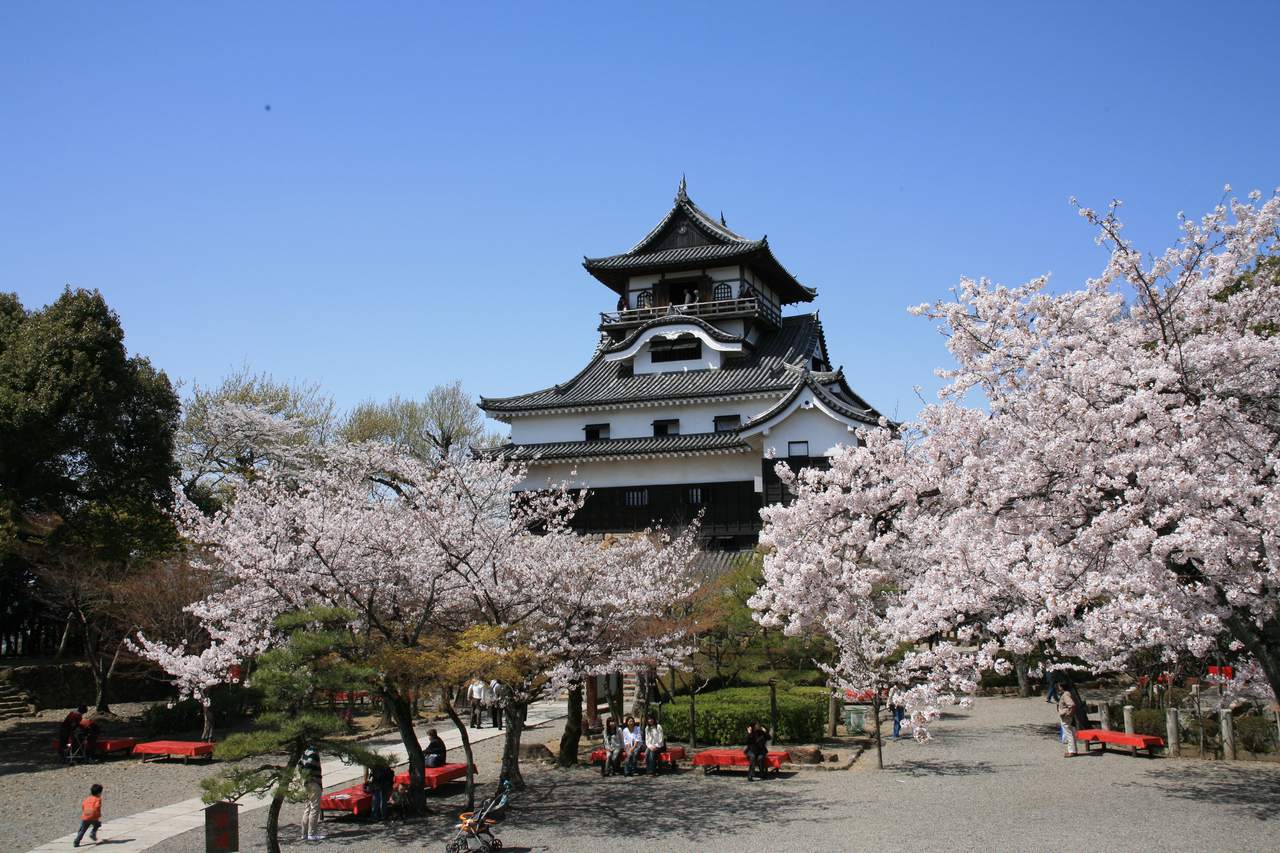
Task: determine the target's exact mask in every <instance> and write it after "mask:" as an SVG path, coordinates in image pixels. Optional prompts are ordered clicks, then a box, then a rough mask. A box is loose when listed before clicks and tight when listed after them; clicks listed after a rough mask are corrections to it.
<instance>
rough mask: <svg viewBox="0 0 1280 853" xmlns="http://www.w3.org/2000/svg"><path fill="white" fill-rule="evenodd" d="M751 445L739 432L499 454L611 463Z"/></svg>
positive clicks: (509, 448) (529, 447) (515, 448)
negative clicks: (642, 457)
mask: <svg viewBox="0 0 1280 853" xmlns="http://www.w3.org/2000/svg"><path fill="white" fill-rule="evenodd" d="M749 450H751V445H750V444H748V443H747V442H746V441H743V440H742V439H741V438H740V437H739V436H738V434H737V433H736V432H704V433H691V434H686V435H663V436H644V437H640V438H614V439H605V440H602V441H557V442H547V443H545V444H508V445H506V446H505V447H501V448H498V449H497V450H496V452H497V453H498V454H499V455H500V456H502V458H504V459H507V460H509V461H512V462H527V463H529V464H535V465H536V464H543V465H547V464H551V463H554V462H578V461H591V462H609V461H616V460H619V459H632V458H636V457H640V456H645V457H674V456H696V455H708V454H727V453H745V452H746V451H749Z"/></svg>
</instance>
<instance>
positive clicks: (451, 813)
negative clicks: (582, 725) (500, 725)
mask: <svg viewBox="0 0 1280 853" xmlns="http://www.w3.org/2000/svg"><path fill="white" fill-rule="evenodd" d="M524 772H525V779H526V781H527V782H528V784H529V787H528V789H527V790H525V791H523V792H520V793H518V794H516V795H515V796H514V797H513V798H512V802H511V807H510V811H509V812H508V815H507V819H506V820H505V821H503V822H502V823H501V824H500V825H499V826H498V828H497V834H498V836H499V837H500V838H501V839H502V840H503V842H504V846H503V850H513V851H519V850H527V849H528V848H522V847H519V846H508V845H513V844H518V842H519V841H520V834H521V831H522V830H541V831H543V832H546V831H553V832H555V833H558V834H560V835H562V836H564V837H573V838H578V839H589V838H596V837H599V838H601V839H604V838H607V837H609V836H618V835H625V836H634V837H641V838H667V839H671V838H679V839H683V840H690V841H692V840H703V841H705V840H706V839H707V838H708V837H714V836H715V835H716V834H717V833H723V834H726V835H729V834H735V833H739V832H741V831H742V829H743V827H744V826H750V825H752V824H754V823H758V822H761V821H763V822H766V823H769V824H773V825H777V826H785V825H787V824H789V823H796V822H803V823H812V822H813V821H815V820H822V819H823V817H824V816H827V815H831V816H834V815H838V814H840V813H841V804H840V803H837V802H834V801H824V800H819V799H815V798H814V797H813V796H812V791H809V792H806V793H807V795H806V796H805V797H804V798H803V799H800V798H798V797H796V796H795V794H796V790H795V787H796V786H798V785H806V782H805V781H804V780H803V779H796V778H792V777H797V776H798V777H803V776H805V775H807V774H801V773H790V774H783V775H782V776H780V777H778V778H770V779H767V780H761V781H757V782H752V783H750V784H748V783H747V781H746V774H745V773H741V774H735V773H712V774H710V775H709V776H704V774H703V773H702V771H701V770H681V771H679V772H677V773H675V774H668V775H662V776H659V777H657V778H654V779H651V778H649V777H648V776H638V777H634V778H631V779H627V778H625V777H617V776H614V777H611V778H609V779H602V778H601V777H600V774H599V773H598V772H597V771H594V770H592V771H588V770H585V769H576V770H557V769H550V768H536V769H534V768H526V769H525V771H524ZM485 793H487V791H486V792H485ZM429 807H430V809H431V813H430V814H429V815H428V816H427V817H426V818H424V819H418V820H410V821H404V822H399V821H397V822H389V823H384V824H373V823H361V822H356V821H350V822H348V820H346V819H343V820H339V821H326V822H325V824H324V827H325V832H326V834H327V835H328V839H327V841H326V844H331V845H337V846H339V847H341V846H346V845H349V846H355V845H358V844H362V845H367V844H368V843H369V842H370V841H371V840H374V839H376V840H377V842H378V844H379V846H380V847H381V848H382V849H393V848H396V847H401V846H403V847H411V848H415V849H417V848H421V847H423V846H424V845H425V846H426V847H427V848H428V849H432V848H434V847H435V846H436V845H440V846H443V844H444V842H445V841H447V840H448V839H449V838H451V837H452V836H453V832H454V829H453V823H454V819H455V818H456V816H457V814H458V813H459V812H461V811H463V810H464V804H463V801H462V800H460V799H454V798H453V797H451V798H450V799H449V800H447V801H443V802H442V801H435V800H432V801H430V802H429ZM843 807H844V808H846V809H847V807H848V804H847V803H845V804H843ZM295 831H296V829H295V827H294V826H292V825H291V826H288V827H283V826H282V827H281V838H285V839H287V838H289V837H291V835H292V833H293V832H295Z"/></svg>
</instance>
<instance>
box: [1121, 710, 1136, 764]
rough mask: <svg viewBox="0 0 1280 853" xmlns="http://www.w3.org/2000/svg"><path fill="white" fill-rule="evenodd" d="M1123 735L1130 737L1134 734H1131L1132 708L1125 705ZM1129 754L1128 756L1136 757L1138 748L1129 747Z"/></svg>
mask: <svg viewBox="0 0 1280 853" xmlns="http://www.w3.org/2000/svg"><path fill="white" fill-rule="evenodd" d="M1124 733H1125V734H1127V735H1131V734H1133V733H1134V732H1133V706H1132V705H1125V706H1124ZM1129 754H1130V755H1137V754H1138V748H1137V747H1136V746H1131V747H1129Z"/></svg>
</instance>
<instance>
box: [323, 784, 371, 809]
mask: <svg viewBox="0 0 1280 853" xmlns="http://www.w3.org/2000/svg"><path fill="white" fill-rule="evenodd" d="M320 808H321V809H322V810H324V811H327V812H351V813H352V814H353V815H363V814H368V813H369V812H370V810H371V809H372V808H373V794H366V793H365V790H364V785H363V784H361V785H352V786H351V787H350V788H343V789H342V790H341V791H334V792H333V793H332V794H325V795H323V796H322V797H320Z"/></svg>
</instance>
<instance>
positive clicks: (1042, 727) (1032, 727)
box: [1000, 723, 1061, 740]
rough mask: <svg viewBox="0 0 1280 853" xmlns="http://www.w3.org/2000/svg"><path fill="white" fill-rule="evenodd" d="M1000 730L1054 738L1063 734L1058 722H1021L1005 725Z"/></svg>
mask: <svg viewBox="0 0 1280 853" xmlns="http://www.w3.org/2000/svg"><path fill="white" fill-rule="evenodd" d="M1000 731H1002V732H1008V733H1010V734H1014V733H1016V734H1021V735H1028V736H1030V737H1049V738H1053V739H1054V740H1057V739H1058V737H1059V736H1060V734H1061V729H1060V728H1059V727H1058V724H1057V723H1020V724H1018V725H1014V726H1004V727H1002V728H1001V729H1000Z"/></svg>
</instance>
